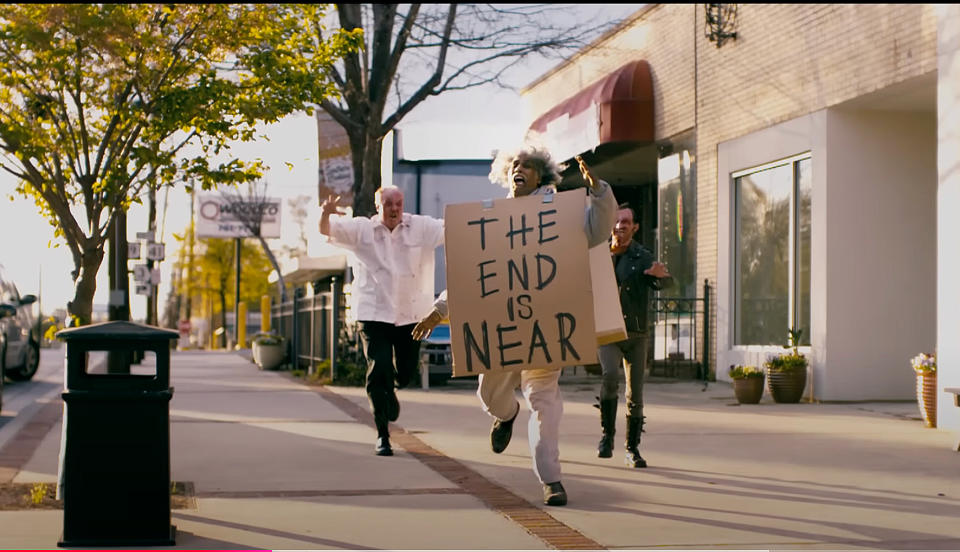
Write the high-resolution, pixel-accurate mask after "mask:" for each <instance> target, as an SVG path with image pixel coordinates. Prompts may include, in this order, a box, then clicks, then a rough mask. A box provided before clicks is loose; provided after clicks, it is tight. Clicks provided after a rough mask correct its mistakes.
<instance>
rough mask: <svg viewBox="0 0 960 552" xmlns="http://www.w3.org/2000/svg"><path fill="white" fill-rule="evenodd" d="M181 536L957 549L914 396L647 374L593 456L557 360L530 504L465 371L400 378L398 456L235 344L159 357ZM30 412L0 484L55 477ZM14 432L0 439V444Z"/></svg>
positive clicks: (207, 542)
mask: <svg viewBox="0 0 960 552" xmlns="http://www.w3.org/2000/svg"><path fill="white" fill-rule="evenodd" d="M171 373H172V386H173V387H174V396H173V400H172V402H171V404H170V412H171V461H172V479H174V480H176V481H186V482H191V483H192V484H193V486H194V490H195V500H194V504H195V507H193V508H191V509H183V510H174V511H173V523H174V525H176V526H177V541H176V542H177V546H176V547H175V548H182V549H243V548H260V549H393V550H396V549H471V550H473V549H511V550H519V549H544V548H587V549H602V548H610V549H617V548H620V549H641V548H663V549H718V548H720V549H724V548H733V549H913V550H919V549H939V550H944V549H954V550H956V549H960V524H958V523H957V521H956V520H957V518H958V517H960V477H958V476H960V454H957V453H955V452H953V451H952V450H951V445H952V444H953V442H954V436H953V435H952V434H950V433H948V432H946V431H940V430H935V429H926V428H924V427H923V425H922V423H921V422H920V421H919V419H918V418H919V415H918V413H917V408H916V405H915V404H913V403H855V404H797V405H781V404H774V403H772V402H771V401H770V399H769V396H767V397H765V398H764V401H763V402H762V403H761V404H759V405H749V406H746V405H745V406H737V405H736V401H735V399H734V398H733V393H732V389H731V388H730V386H729V384H725V383H711V384H710V385H709V386H708V387H707V388H706V390H704V389H703V385H702V384H700V383H697V382H672V381H651V382H648V384H647V389H646V391H645V402H646V403H647V406H646V415H647V417H648V419H647V423H648V426H647V427H648V432H647V433H645V434H644V437H643V444H642V447H641V451H642V452H643V454H644V457H645V458H646V459H647V461H648V462H649V464H650V467H649V468H647V469H645V470H634V469H629V468H627V467H625V466H624V465H623V447H622V442H623V434H624V426H625V422H624V420H623V405H622V400H621V409H620V412H619V414H618V418H619V419H618V435H617V440H616V449H615V452H614V458H612V459H599V458H597V457H596V452H595V446H596V442H597V440H598V438H599V429H600V427H599V426H600V424H599V415H598V411H597V410H596V409H595V408H593V407H592V406H591V405H592V403H593V402H594V401H593V397H594V395H596V394H597V391H598V388H599V379H598V378H596V377H594V376H585V375H576V374H570V373H568V374H565V375H564V377H563V378H562V387H563V394H564V398H565V412H564V417H563V425H562V428H563V438H562V441H561V460H562V462H563V469H564V478H563V482H564V486H565V487H566V489H567V492H568V494H569V495H570V503H569V504H568V505H567V506H565V507H562V508H554V507H546V506H542V504H541V502H540V500H541V489H540V485H539V483H538V482H537V481H536V479H535V477H534V475H533V472H532V471H531V468H530V452H529V449H528V448H527V440H526V433H527V428H526V424H525V423H523V422H525V421H526V420H527V418H528V414H527V410H526V407H525V406H524V407H522V411H523V412H522V413H521V415H520V418H519V419H518V423H517V424H516V426H515V428H514V437H513V441H512V442H511V444H510V446H509V448H507V450H506V451H505V452H504V453H503V454H500V455H497V454H493V453H492V452H491V451H490V448H489V437H488V432H489V426H490V419H489V418H488V417H487V416H486V415H485V414H483V412H482V411H481V410H480V407H479V404H478V401H477V398H476V396H475V394H474V393H475V389H476V383H475V382H473V381H469V380H467V381H464V380H453V381H451V383H450V384H449V385H446V386H442V387H434V388H431V389H429V390H421V389H404V390H401V391H400V392H399V395H400V402H401V413H400V419H399V420H398V423H397V424H395V425H394V427H393V429H392V441H393V443H394V449H395V454H396V455H395V456H393V457H386V458H384V457H377V456H375V455H374V454H373V445H374V440H375V431H374V429H373V427H372V419H371V417H370V415H369V409H368V407H367V401H366V396H365V394H364V391H363V389H361V388H342V387H326V388H320V387H308V386H306V385H304V384H302V383H300V382H299V381H296V380H294V379H292V378H290V377H289V375H287V374H285V373H278V372H264V371H260V370H258V369H257V367H256V366H255V365H253V364H252V363H250V362H249V361H248V360H247V359H246V358H244V357H243V356H242V355H241V354H235V353H223V352H221V353H217V352H179V353H175V354H174V355H173V357H172V370H171ZM48 404H51V405H53V406H49V407H44V408H35V409H33V410H32V411H31V412H32V413H34V414H35V416H36V417H37V419H36V420H34V421H33V423H32V424H27V423H26V422H23V423H21V427H23V428H26V427H27V426H28V425H29V426H31V427H32V429H33V431H34V432H35V431H36V429H37V428H41V427H42V428H43V429H44V430H45V431H46V433H44V434H42V437H41V438H39V439H36V440H35V442H34V443H33V445H32V450H31V454H29V458H28V459H25V460H24V462H23V463H22V465H20V466H19V468H18V469H17V470H15V471H16V473H15V475H14V476H13V480H14V481H21V482H33V481H51V482H52V481H55V480H56V465H57V455H58V450H59V439H60V423H59V420H58V419H57V418H56V417H55V416H54V418H53V419H51V418H50V417H49V416H48V417H47V419H46V420H44V419H43V417H42V416H40V413H42V412H44V411H45V410H46V411H48V413H49V411H51V410H52V409H55V408H56V406H55V405H56V404H57V401H56V400H50V402H49V403H48ZM27 437H29V435H26V434H25V433H24V431H23V430H21V431H19V432H18V433H17V434H16V435H13V436H11V437H10V438H8V439H6V440H5V441H0V456H2V455H3V454H4V452H5V451H8V449H10V448H11V447H15V446H17V445H18V443H19V445H20V447H21V449H22V450H24V449H23V447H24V445H23V442H24V439H25V438H27ZM0 528H2V529H0V547H2V548H7V549H10V548H19V549H52V548H56V543H57V539H58V538H59V536H60V532H61V530H62V512H61V511H15V512H0Z"/></svg>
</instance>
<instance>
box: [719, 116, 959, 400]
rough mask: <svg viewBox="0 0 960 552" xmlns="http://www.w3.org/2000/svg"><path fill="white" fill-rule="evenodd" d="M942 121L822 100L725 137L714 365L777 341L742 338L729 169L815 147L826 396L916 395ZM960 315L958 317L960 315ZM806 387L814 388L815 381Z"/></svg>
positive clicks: (818, 330)
mask: <svg viewBox="0 0 960 552" xmlns="http://www.w3.org/2000/svg"><path fill="white" fill-rule="evenodd" d="M935 127H936V121H935V120H934V118H933V117H932V116H931V115H923V114H919V113H903V112H892V111H882V112H880V111H871V112H866V111H849V110H837V109H832V110H824V111H819V112H815V113H812V114H810V115H806V116H803V117H799V118H797V119H793V120H791V121H786V122H784V123H780V124H776V125H772V126H771V127H768V128H766V129H764V130H761V131H758V132H755V133H752V134H749V135H747V136H743V137H741V138H737V139H735V140H731V141H728V142H724V143H722V144H720V145H719V146H718V175H719V176H718V182H717V185H718V210H717V211H718V251H719V259H718V263H719V264H718V268H719V270H718V276H717V344H716V347H717V366H718V371H717V373H718V378H719V379H722V380H726V379H728V378H727V377H726V371H727V368H728V367H729V366H730V365H731V364H755V365H760V364H762V363H763V361H764V359H765V358H766V357H767V356H769V355H772V354H775V353H780V352H782V349H781V348H779V347H760V346H753V347H743V346H740V347H734V346H733V345H732V331H731V323H732V314H733V313H732V305H733V274H732V272H731V271H732V265H731V262H732V257H733V245H734V241H733V235H732V233H733V226H732V225H733V219H732V214H733V200H734V197H733V182H732V180H731V179H730V176H729V175H730V174H731V173H733V172H735V171H738V170H741V169H747V168H751V167H755V166H758V165H762V164H765V163H769V162H772V161H777V160H779V159H784V158H786V157H790V156H792V155H797V154H800V153H804V152H808V151H809V152H810V153H811V157H812V165H813V197H812V218H813V221H812V222H813V228H812V234H813V235H812V237H811V257H812V258H811V305H810V309H811V335H810V338H811V346H810V347H809V348H801V350H802V351H803V352H805V354H807V357H808V358H809V359H810V363H811V375H812V383H813V390H812V392H813V394H814V396H815V397H816V398H817V399H820V400H871V399H884V400H887V399H912V398H913V397H914V388H913V386H914V378H913V372H912V371H911V370H910V366H909V359H910V357H912V356H913V355H915V354H916V353H918V352H920V351H924V350H931V349H932V348H933V345H934V336H935V335H936V323H935V318H934V312H935V311H936V295H935V293H934V291H933V290H934V284H935V279H934V277H933V274H935V272H936V232H935V225H934V224H933V223H932V220H933V217H934V214H935V212H936V181H937V180H936V161H935V158H934V154H935V152H936V130H935ZM958 325H960V320H958ZM809 385H810V384H809V383H808V388H807V393H808V394H809V393H810V392H811V389H810V387H809Z"/></svg>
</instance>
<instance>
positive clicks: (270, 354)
mask: <svg viewBox="0 0 960 552" xmlns="http://www.w3.org/2000/svg"><path fill="white" fill-rule="evenodd" d="M253 360H254V361H256V363H257V366H259V367H260V368H261V369H262V370H276V369H277V368H278V367H279V366H280V365H281V364H282V363H283V345H280V344H277V345H264V344H261V345H258V346H257V349H256V352H255V353H254V355H253Z"/></svg>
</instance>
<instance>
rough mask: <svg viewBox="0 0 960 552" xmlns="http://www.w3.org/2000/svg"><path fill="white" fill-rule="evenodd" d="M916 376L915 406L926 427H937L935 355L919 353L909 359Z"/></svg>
mask: <svg viewBox="0 0 960 552" xmlns="http://www.w3.org/2000/svg"><path fill="white" fill-rule="evenodd" d="M910 365H911V366H912V367H913V371H914V373H916V375H917V406H919V407H920V415H921V416H922V417H923V423H924V425H926V426H927V427H937V354H936V353H920V354H919V355H917V356H915V357H913V358H912V359H910Z"/></svg>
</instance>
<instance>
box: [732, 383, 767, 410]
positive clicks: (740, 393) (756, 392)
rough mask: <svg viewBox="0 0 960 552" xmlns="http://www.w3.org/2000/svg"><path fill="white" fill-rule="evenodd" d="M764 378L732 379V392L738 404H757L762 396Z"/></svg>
mask: <svg viewBox="0 0 960 552" xmlns="http://www.w3.org/2000/svg"><path fill="white" fill-rule="evenodd" d="M763 379H764V378H741V379H735V380H733V394H734V395H736V396H737V402H738V403H740V404H757V403H759V402H760V399H761V398H763Z"/></svg>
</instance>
